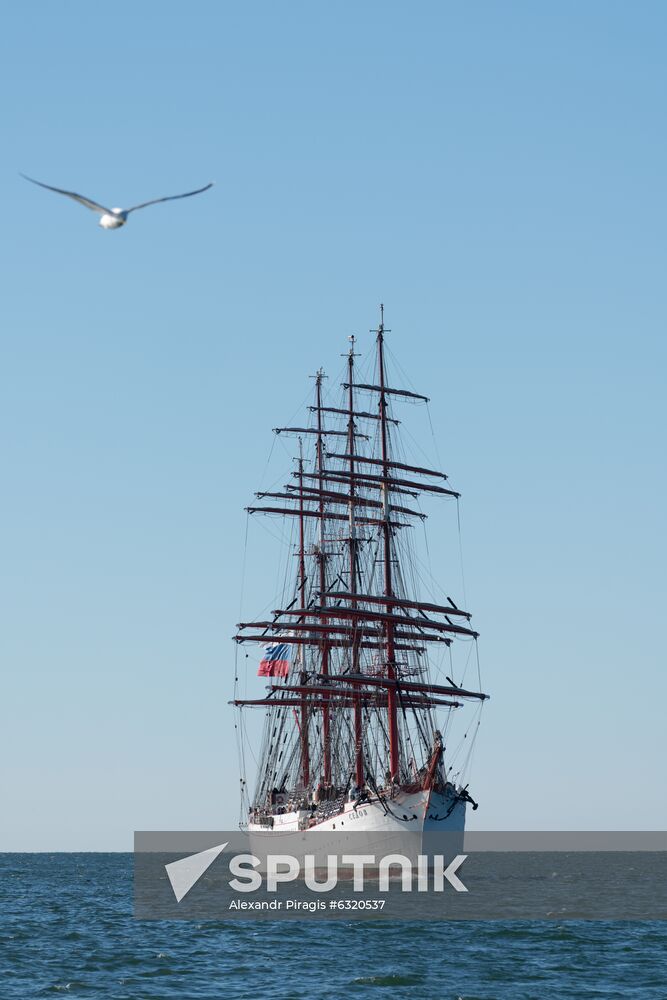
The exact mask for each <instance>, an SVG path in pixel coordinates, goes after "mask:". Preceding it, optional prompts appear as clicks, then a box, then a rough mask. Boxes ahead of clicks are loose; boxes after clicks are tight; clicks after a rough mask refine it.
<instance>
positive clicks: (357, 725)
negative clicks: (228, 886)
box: [347, 337, 364, 788]
mask: <svg viewBox="0 0 667 1000" xmlns="http://www.w3.org/2000/svg"><path fill="white" fill-rule="evenodd" d="M350 341H351V347H350V350H349V353H348V356H347V370H348V373H349V385H348V424H347V431H348V445H347V447H348V453H349V454H348V457H349V462H350V483H349V497H350V540H349V544H350V603H351V605H352V607H353V608H356V607H357V601H356V596H355V595H356V593H357V537H356V528H355V518H354V505H355V494H354V461H355V453H354V439H355V427H354V387H353V386H354V378H353V374H354V337H350ZM351 624H352V628H353V629H354V632H353V638H352V673H353V674H356V673H358V672H359V641H360V638H361V636H360V635H359V634H358V632H357V631H356V625H357V620H356V618H354V617H353V618H352V622H351ZM354 771H355V780H356V783H357V787H358V788H363V786H364V746H363V729H362V723H361V695H360V693H357V694H356V695H355V697H354Z"/></svg>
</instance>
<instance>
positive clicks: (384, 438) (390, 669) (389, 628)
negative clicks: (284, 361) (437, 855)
mask: <svg viewBox="0 0 667 1000" xmlns="http://www.w3.org/2000/svg"><path fill="white" fill-rule="evenodd" d="M377 345H378V370H379V380H380V386H379V389H380V402H379V408H380V432H381V442H382V475H383V477H384V478H385V479H388V478H389V470H390V466H389V440H388V433H387V397H386V393H385V371H384V306H383V305H380V326H379V327H378V330H377ZM350 381H352V379H350ZM382 499H383V502H384V523H383V525H382V532H383V535H384V593H385V597H388V598H391V597H393V586H392V573H391V525H390V523H389V490H388V488H387V483H383V489H382ZM392 611H393V605H392V604H391V603H389V602H387V614H388V615H391V613H392ZM386 637H387V677H388V678H389V680H395V679H396V659H395V654H394V623H393V621H392V620H391V618H387V623H386ZM387 715H388V722H389V772H390V775H391V778H392V780H395V781H398V779H399V760H400V754H399V745H398V714H397V711H396V689H395V688H393V687H391V688H389V690H388V698H387Z"/></svg>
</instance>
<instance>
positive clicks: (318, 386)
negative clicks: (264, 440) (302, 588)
mask: <svg viewBox="0 0 667 1000" xmlns="http://www.w3.org/2000/svg"><path fill="white" fill-rule="evenodd" d="M323 378H324V372H323V371H322V369H321V368H320V370H319V371H318V373H317V375H316V376H315V405H316V407H317V444H316V463H317V476H318V486H319V515H320V516H319V528H320V532H319V546H318V548H319V551H318V554H317V556H318V562H319V572H320V595H321V597H320V603H321V604H322V606H323V607H324V605H325V604H326V596H325V595H326V590H327V570H326V551H325V535H324V527H325V512H324V507H325V500H324V495H323V490H324V480H323V473H324V443H323V434H322V379H323ZM305 606H306V605H305V602H304V603H302V604H301V607H302V608H305ZM320 622H321V624H323V625H326V624H327V619H326V618H321V619H320ZM321 649H322V661H321V662H322V676H323V677H326V676H327V675H328V673H329V644H328V642H327V638H326V635H325V634H324V633H323V638H322V644H321ZM322 761H323V771H324V774H323V777H324V784H325V785H330V784H331V714H330V711H329V696H328V695H325V696H324V705H323V708H322Z"/></svg>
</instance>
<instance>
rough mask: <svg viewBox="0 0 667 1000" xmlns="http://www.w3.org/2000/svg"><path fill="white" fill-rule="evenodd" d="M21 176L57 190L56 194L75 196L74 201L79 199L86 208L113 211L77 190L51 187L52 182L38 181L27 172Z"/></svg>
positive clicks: (97, 210) (48, 189)
mask: <svg viewBox="0 0 667 1000" xmlns="http://www.w3.org/2000/svg"><path fill="white" fill-rule="evenodd" d="M21 177H24V178H25V180H27V181H30V183H31V184H38V185H39V187H42V188H46V190H47V191H55V192H56V194H66V195H67V197H68V198H73V199H74V201H78V202H79V204H80V205H85V206H86V208H90V209H91V210H92V211H93V212H103V213H104V212H106V213H110V211H111V209H109V208H105V207H104V205H100V204H99V202H96V201H93V200H92V198H84V196H83V195H82V194H77V193H76V192H75V191H63V189H62V188H56V187H51V185H50V184H42V182H41V181H36V180H34V178H32V177H28V176H27V174H21Z"/></svg>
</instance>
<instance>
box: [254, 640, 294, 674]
mask: <svg viewBox="0 0 667 1000" xmlns="http://www.w3.org/2000/svg"><path fill="white" fill-rule="evenodd" d="M289 663H290V647H289V644H288V643H286V642H272V643H270V644H269V645H268V646H265V647H264V654H263V656H262V659H261V660H260V662H259V670H258V671H257V676H258V677H287V675H288V673H289Z"/></svg>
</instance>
